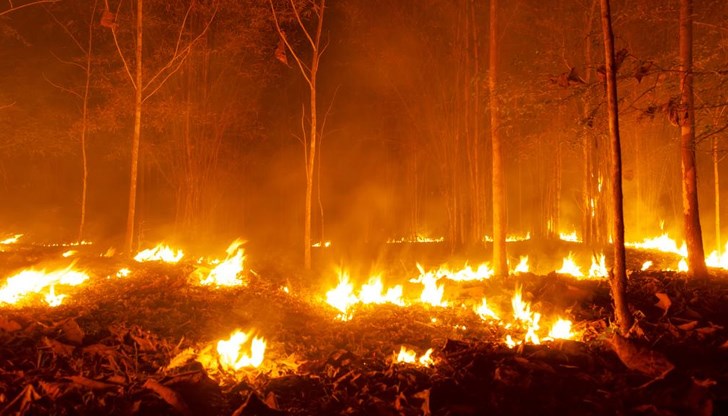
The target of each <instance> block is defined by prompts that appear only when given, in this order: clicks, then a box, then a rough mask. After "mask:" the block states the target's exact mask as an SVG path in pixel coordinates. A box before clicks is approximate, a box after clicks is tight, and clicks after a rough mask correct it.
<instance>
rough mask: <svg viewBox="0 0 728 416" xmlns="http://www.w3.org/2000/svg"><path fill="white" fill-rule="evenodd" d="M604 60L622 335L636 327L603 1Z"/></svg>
mask: <svg viewBox="0 0 728 416" xmlns="http://www.w3.org/2000/svg"><path fill="white" fill-rule="evenodd" d="M601 9H602V32H603V35H604V57H605V61H606V72H607V111H608V114H609V137H610V144H611V156H612V157H611V160H612V169H611V170H612V172H611V173H612V209H613V216H614V218H613V222H612V226H613V227H612V233H613V239H614V242H613V247H614V268H613V270H612V273H611V275H610V279H611V282H610V283H611V284H610V286H611V290H612V298H613V300H614V315H615V319H616V321H617V326H618V328H619V331H620V332H621V333H622V335H624V336H626V335H627V333H628V332H629V329H630V328H631V327H632V315H631V314H630V312H629V307H628V306H627V299H626V293H627V270H626V265H625V250H624V212H623V207H622V150H621V145H620V139H619V112H618V110H619V107H618V102H617V73H616V65H615V60H614V33H613V32H612V18H611V11H610V9H609V0H601Z"/></svg>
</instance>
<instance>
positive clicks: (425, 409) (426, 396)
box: [414, 389, 432, 416]
mask: <svg viewBox="0 0 728 416" xmlns="http://www.w3.org/2000/svg"><path fill="white" fill-rule="evenodd" d="M414 397H416V398H418V399H422V400H424V401H423V403H422V407H421V409H422V415H423V416H430V415H431V414H432V412H431V411H430V389H425V390H422V391H421V392H419V393H416V394H415V396H414Z"/></svg>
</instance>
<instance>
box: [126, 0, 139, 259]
mask: <svg viewBox="0 0 728 416" xmlns="http://www.w3.org/2000/svg"><path fill="white" fill-rule="evenodd" d="M142 22H143V19H142V0H137V22H136V23H137V24H136V72H135V75H136V81H135V82H136V91H135V93H136V94H135V96H134V136H133V137H132V141H131V175H130V179H129V210H128V212H127V217H126V237H125V241H124V248H125V249H126V254H127V255H131V254H132V251H133V250H134V219H135V215H136V197H137V179H138V175H139V143H140V141H141V130H142V98H143V97H142V85H143V84H142V82H143V79H142V27H143V26H142Z"/></svg>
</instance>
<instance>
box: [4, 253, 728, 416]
mask: <svg viewBox="0 0 728 416" xmlns="http://www.w3.org/2000/svg"><path fill="white" fill-rule="evenodd" d="M53 250H55V251H53ZM59 250H60V249H48V248H26V249H20V248H19V249H17V250H8V251H7V252H2V253H0V265H1V266H0V268H1V269H2V270H0V274H1V275H3V276H7V275H9V271H10V270H16V269H18V268H20V267H27V266H29V265H35V267H44V266H48V264H49V263H48V262H47V261H46V259H47V258H51V257H54V256H55V257H58V253H59ZM630 256H631V258H632V263H634V264H637V263H641V262H642V261H643V259H642V258H641V257H642V256H644V254H642V253H640V252H633V251H631V252H630ZM650 256H652V257H656V256H657V255H656V254H650ZM666 261H667V260H666ZM670 261H671V260H670ZM65 264H66V265H67V264H68V261H67V262H66V263H65ZM121 267H129V268H130V269H131V274H130V275H129V276H127V277H117V276H116V272H117V271H118V270H119V269H120V268H121ZM196 267H197V266H196V265H195V264H194V263H186V262H182V263H180V264H176V265H168V264H158V263H143V264H134V265H128V264H124V263H123V262H121V261H120V260H114V259H105V258H99V257H98V256H94V257H92V256H88V257H86V258H84V257H81V259H80V260H79V262H78V263H77V265H76V268H80V269H84V270H88V271H89V273H90V275H91V276H92V278H91V279H90V280H89V281H88V282H87V283H85V284H83V285H81V286H78V287H76V288H73V289H72V290H68V291H66V292H65V293H67V294H68V297H67V298H66V299H64V301H63V304H62V305H60V306H58V307H55V308H51V307H48V306H44V305H43V304H42V303H41V302H40V301H37V302H35V301H34V302H30V303H27V304H25V305H24V306H22V307H19V306H11V305H4V306H3V304H1V303H0V415H6V414H8V415H10V414H33V415H35V414H56V415H99V414H109V415H112V414H114V415H164V414H183V415H218V414H219V415H283V414H291V415H327V414H332V415H333V414H345V415H400V414H401V415H422V414H424V415H429V414H432V415H484V414H488V415H519V414H523V415H526V414H544V415H546V414H560V415H592V414H593V415H613V414H637V415H711V414H715V415H721V414H728V331H726V327H727V326H728V273H725V272H718V271H716V272H715V273H714V274H713V276H711V278H710V279H708V280H702V281H692V280H688V279H687V278H686V277H685V275H684V274H679V273H675V272H665V271H635V272H630V279H629V289H628V292H629V293H628V300H629V303H630V307H631V308H632V310H633V312H634V315H635V316H636V317H637V318H638V323H637V325H636V326H635V328H634V331H633V336H634V341H630V342H625V341H624V340H622V339H621V338H619V337H617V336H615V335H614V333H613V330H612V328H611V323H610V315H611V300H610V296H609V287H608V284H607V282H606V281H605V280H576V279H574V278H572V277H569V276H564V275H557V274H554V273H550V274H548V275H542V276H539V275H535V274H524V275H520V276H516V277H510V278H508V279H495V278H493V279H489V280H485V281H478V282H447V284H446V297H447V299H448V301H449V302H451V304H452V305H456V306H452V307H433V306H427V305H423V304H416V303H415V304H412V305H410V306H406V307H400V306H396V305H361V306H359V307H356V308H354V309H353V311H352V318H351V319H350V320H348V321H341V320H339V319H337V318H336V316H337V313H338V312H337V311H336V310H335V309H333V308H332V307H330V306H328V305H327V304H326V303H325V302H324V300H325V294H326V291H327V290H329V289H331V288H333V287H334V286H335V285H336V284H337V278H336V275H335V274H332V273H328V274H327V273H325V272H320V273H319V275H318V276H314V277H312V276H311V275H307V274H305V273H302V272H300V271H299V270H298V269H296V268H295V267H293V266H291V265H287V264H284V263H276V262H275V261H272V260H265V261H261V262H258V263H256V262H255V261H254V260H251V263H250V265H249V267H250V268H251V269H252V270H254V271H249V272H248V273H247V281H248V284H247V285H246V286H243V287H234V288H211V287H208V286H200V285H198V284H196V283H195V279H194V278H193V276H194V275H195V269H196ZM389 268H390V270H399V269H401V268H402V267H401V265H400V264H397V263H396V262H394V261H390V264H389ZM400 274H404V273H400ZM322 275H325V276H322ZM409 277H412V276H409ZM397 283H404V284H410V283H408V282H407V278H406V277H404V276H402V279H401V282H397ZM2 284H3V282H2V281H0V286H1V285H2ZM517 285H520V286H522V292H523V298H524V299H526V300H527V301H528V302H530V304H531V307H532V308H533V310H535V311H539V312H541V313H542V314H543V316H545V317H546V316H555V315H560V316H563V317H568V318H569V319H571V320H572V321H573V322H574V328H573V329H574V331H575V332H576V333H577V334H578V335H577V336H576V338H575V339H572V340H558V339H557V340H553V341H546V340H542V342H541V344H539V345H533V344H529V343H522V344H519V345H517V346H515V347H513V348H510V347H508V346H507V345H506V343H505V342H504V339H505V336H506V333H507V332H508V331H512V330H514V329H513V328H509V327H506V326H504V325H502V324H501V323H497V322H491V321H487V320H483V319H481V318H480V317H478V316H477V315H476V314H475V313H474V312H473V309H472V306H473V305H475V304H477V303H478V302H479V301H480V299H481V298H482V297H483V296H487V299H488V304H489V305H490V304H492V305H494V307H498V308H500V310H507V309H508V305H509V304H510V301H511V297H512V295H513V293H514V289H515V287H516V286H517ZM284 288H285V290H284ZM235 329H242V330H244V331H248V330H255V333H256V335H259V336H261V337H263V338H264V339H265V340H266V342H267V347H266V351H265V359H264V361H263V363H262V364H261V365H260V367H258V368H253V369H243V370H239V371H226V370H223V369H222V368H219V367H216V368H215V369H213V370H211V369H210V367H209V366H207V365H206V364H204V363H202V362H201V361H202V360H200V359H198V356H200V355H201V354H202V352H203V351H208V352H209V351H210V350H211V348H213V346H214V345H215V343H216V342H217V341H218V340H220V339H225V338H227V337H228V336H229V335H230V334H231V332H232V331H234V330H235ZM508 333H510V332H508ZM402 346H406V347H408V348H409V349H412V350H414V351H416V352H417V353H418V354H419V355H421V354H424V352H425V351H426V350H427V349H429V348H432V349H433V353H432V360H433V363H432V364H431V365H428V366H424V365H418V364H404V363H397V362H395V361H396V360H395V356H396V354H397V352H398V351H399V350H400V348H401V347H402ZM208 364H209V363H208Z"/></svg>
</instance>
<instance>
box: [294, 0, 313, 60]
mask: <svg viewBox="0 0 728 416" xmlns="http://www.w3.org/2000/svg"><path fill="white" fill-rule="evenodd" d="M290 2H291V8H292V9H293V15H294V16H296V21H297V22H298V26H300V27H301V31H303V34H304V35H306V38H307V39H308V43H310V44H311V48H312V49H313V50H316V44H315V43H313V38H312V37H311V34H310V33H308V29H306V26H305V25H304V24H303V20H301V13H300V12H299V11H298V9H297V8H296V5H295V4H294V3H293V0H290ZM314 10H315V8H314Z"/></svg>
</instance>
